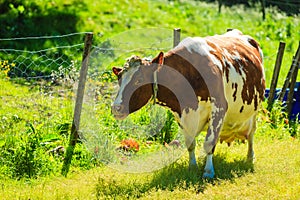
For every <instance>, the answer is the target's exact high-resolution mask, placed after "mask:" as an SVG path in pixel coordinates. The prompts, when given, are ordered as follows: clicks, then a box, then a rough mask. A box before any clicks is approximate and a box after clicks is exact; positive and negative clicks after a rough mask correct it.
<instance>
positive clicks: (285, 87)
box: [278, 42, 300, 101]
mask: <svg viewBox="0 0 300 200" xmlns="http://www.w3.org/2000/svg"><path fill="white" fill-rule="evenodd" d="M299 57H300V42H299V45H298V49H297V53H296V55H295V56H294V58H293V62H292V65H291V67H290V70H289V72H288V74H287V76H286V79H285V81H284V84H283V87H282V90H281V92H280V94H279V98H278V99H279V100H280V101H283V98H284V95H285V92H286V89H287V88H288V86H289V84H290V79H291V77H292V75H293V73H294V71H295V69H296V67H297V60H299Z"/></svg>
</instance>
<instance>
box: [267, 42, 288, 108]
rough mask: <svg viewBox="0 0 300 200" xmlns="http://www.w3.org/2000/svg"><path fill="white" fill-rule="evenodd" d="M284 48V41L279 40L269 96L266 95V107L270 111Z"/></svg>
mask: <svg viewBox="0 0 300 200" xmlns="http://www.w3.org/2000/svg"><path fill="white" fill-rule="evenodd" d="M284 48H285V43H284V42H280V43H279V47H278V52H277V58H276V62H275V67H274V71H273V77H272V81H271V86H270V92H269V97H268V108H267V109H268V110H269V111H271V110H272V108H273V102H274V97H275V92H276V86H277V82H278V76H279V72H280V67H281V63H282V58H283V54H284Z"/></svg>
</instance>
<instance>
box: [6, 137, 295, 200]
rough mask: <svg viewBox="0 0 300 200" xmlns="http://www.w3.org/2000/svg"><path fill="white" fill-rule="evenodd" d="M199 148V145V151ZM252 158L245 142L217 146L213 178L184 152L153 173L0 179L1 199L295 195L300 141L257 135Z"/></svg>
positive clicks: (96, 170)
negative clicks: (251, 160)
mask: <svg viewBox="0 0 300 200" xmlns="http://www.w3.org/2000/svg"><path fill="white" fill-rule="evenodd" d="M199 149H200V146H198V150H199ZM255 150H256V161H255V164H254V165H249V164H247V163H246V161H245V155H246V145H244V144H235V145H234V146H232V147H229V148H228V147H227V145H225V144H223V145H218V147H217V150H216V155H215V167H216V179H214V180H212V181H207V180H204V179H202V178H201V173H202V170H203V163H202V161H203V157H201V158H200V159H198V162H199V163H200V170H199V171H198V172H195V171H193V172H189V171H188V169H187V165H188V161H187V153H186V154H185V156H184V157H182V158H181V159H180V160H178V161H177V162H176V163H174V164H172V165H170V166H168V167H166V168H164V169H162V170H160V171H157V172H153V173H143V174H130V173H123V172H120V171H116V170H113V169H110V168H108V167H100V168H94V169H92V170H89V171H84V172H77V173H72V175H70V176H69V177H68V178H64V177H59V176H58V177H48V178H41V179H38V180H31V181H26V180H21V181H18V182H16V181H12V180H6V181H5V182H2V183H1V185H2V187H1V188H2V189H1V190H0V194H1V197H2V199H29V198H30V199H49V198H51V199H96V198H97V199H124V198H129V199H136V198H141V199H170V198H171V199H193V198H204V199H246V198H247V199H270V198H271V199H298V198H299V197H300V196H299V192H300V187H299V186H300V185H299V181H298V180H299V178H300V170H299V167H298V166H299V164H300V159H299V156H296V155H297V154H298V153H299V151H300V141H299V140H298V139H291V138H288V137H287V138H286V139H282V140H278V139H270V138H268V137H266V136H263V135H259V136H257V137H256V139H255Z"/></svg>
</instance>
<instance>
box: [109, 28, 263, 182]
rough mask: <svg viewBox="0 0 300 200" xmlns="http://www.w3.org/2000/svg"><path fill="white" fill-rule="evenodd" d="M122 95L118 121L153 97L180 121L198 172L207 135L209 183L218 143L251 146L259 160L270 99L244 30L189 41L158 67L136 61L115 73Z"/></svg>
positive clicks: (115, 109)
mask: <svg viewBox="0 0 300 200" xmlns="http://www.w3.org/2000/svg"><path fill="white" fill-rule="evenodd" d="M113 72H114V73H115V74H116V75H117V76H118V80H119V86H120V89H119V91H118V94H117V97H116V99H115V101H114V102H113V104H112V113H113V114H114V116H115V118H116V119H124V118H125V117H126V116H128V115H129V114H130V113H132V112H135V111H137V110H139V109H140V108H142V107H143V106H144V105H146V104H147V103H148V102H149V101H150V100H151V97H152V98H154V100H155V102H156V103H157V104H159V105H162V106H164V107H167V108H169V109H170V110H171V111H172V112H173V113H174V115H175V117H176V119H177V121H178V123H179V124H180V127H181V128H182V130H183V133H184V136H185V142H186V146H187V149H188V152H189V166H190V167H193V166H197V164H196V158H195V153H194V150H195V145H196V143H195V137H196V136H197V135H198V134H199V133H200V132H201V131H202V130H207V134H206V138H205V142H204V150H205V152H206V154H207V156H206V164H205V168H204V174H203V177H207V178H212V177H214V167H213V162H212V156H213V153H214V150H215V146H216V144H217V141H218V140H220V141H221V142H222V141H225V142H227V143H228V144H230V143H231V142H232V141H233V140H234V139H241V140H248V159H249V160H253V158H254V151H253V134H254V132H255V129H256V113H257V111H258V108H259V105H260V103H261V101H262V100H263V98H264V91H265V78H264V69H263V59H262V51H261V49H260V47H259V45H258V43H257V42H256V41H255V40H254V39H252V38H251V37H250V36H246V35H243V34H242V33H241V32H240V31H238V30H232V31H229V32H227V33H225V34H223V35H215V36H209V37H205V38H200V37H194V38H186V39H184V40H183V41H182V42H181V43H180V44H179V45H178V46H177V47H175V48H174V49H172V50H170V51H169V52H167V53H166V54H163V53H162V52H161V53H159V55H158V56H157V57H155V58H154V59H153V60H152V61H147V60H146V59H141V58H139V57H138V56H133V57H131V58H130V59H129V60H128V61H127V63H126V64H125V66H124V68H122V69H121V68H117V67H114V68H113Z"/></svg>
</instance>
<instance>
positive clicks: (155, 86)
mask: <svg viewBox="0 0 300 200" xmlns="http://www.w3.org/2000/svg"><path fill="white" fill-rule="evenodd" d="M157 92H158V83H157V70H155V71H154V73H153V105H155V104H156V98H157Z"/></svg>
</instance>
